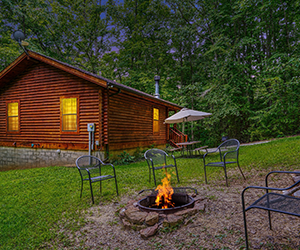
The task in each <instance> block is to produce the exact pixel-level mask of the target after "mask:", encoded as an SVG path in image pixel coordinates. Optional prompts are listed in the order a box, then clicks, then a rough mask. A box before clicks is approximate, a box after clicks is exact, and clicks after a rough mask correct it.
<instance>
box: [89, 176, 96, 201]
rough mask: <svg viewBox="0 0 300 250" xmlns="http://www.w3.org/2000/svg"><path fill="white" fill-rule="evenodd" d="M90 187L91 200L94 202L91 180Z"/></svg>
mask: <svg viewBox="0 0 300 250" xmlns="http://www.w3.org/2000/svg"><path fill="white" fill-rule="evenodd" d="M90 188H91V195H92V201H93V204H94V203H95V202H94V195H93V188H92V182H91V181H90Z"/></svg>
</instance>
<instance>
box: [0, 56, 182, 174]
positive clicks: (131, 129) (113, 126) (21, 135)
mask: <svg viewBox="0 0 300 250" xmlns="http://www.w3.org/2000/svg"><path fill="white" fill-rule="evenodd" d="M153 88H154V84H153ZM180 109H181V107H180V106H179V105H177V104H174V103H171V102H169V101H166V100H163V99H160V98H157V97H155V96H152V95H150V94H147V93H144V92H142V91H139V90H136V89H134V88H131V87H129V86H125V85H123V84H120V83H117V82H116V81H112V80H109V79H106V78H104V77H101V76H99V75H95V74H92V73H90V72H87V71H85V70H82V69H79V68H77V67H74V66H71V65H69V64H67V63H64V62H61V61H58V60H55V59H53V58H50V57H48V56H45V55H42V54H40V53H37V52H33V51H27V53H23V54H21V55H20V56H19V57H18V58H17V59H16V60H15V61H14V62H12V63H11V64H10V65H9V66H8V67H6V68H5V69H4V70H3V71H1V72H0V169H4V168H5V169H8V168H26V167H35V166H36V167H38V166H47V165H68V164H71V165H72V164H73V165H74V162H75V159H76V158H77V157H78V156H80V155H83V154H87V153H92V154H95V153H96V152H98V153H99V154H100V155H101V158H102V159H103V158H107V157H108V156H109V155H113V154H115V155H116V154H118V153H120V152H123V151H128V152H129V151H131V152H133V151H134V150H137V149H143V148H147V147H150V146H151V145H155V146H156V147H164V146H165V145H166V143H167V141H168V139H169V127H168V125H167V124H164V120H165V119H166V118H167V117H168V116H169V112H170V111H175V112H176V111H178V110H180ZM88 126H90V127H88ZM88 130H94V132H89V131H88ZM91 146H92V149H91V148H90V147H91Z"/></svg>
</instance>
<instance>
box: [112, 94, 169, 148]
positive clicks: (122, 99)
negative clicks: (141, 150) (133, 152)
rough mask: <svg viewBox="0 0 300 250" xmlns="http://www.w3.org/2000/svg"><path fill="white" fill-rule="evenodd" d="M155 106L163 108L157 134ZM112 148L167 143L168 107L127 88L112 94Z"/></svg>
mask: <svg viewBox="0 0 300 250" xmlns="http://www.w3.org/2000/svg"><path fill="white" fill-rule="evenodd" d="M153 108H158V109H159V129H160V131H159V133H153ZM108 110H109V115H108V119H109V120H108V121H109V123H108V124H109V126H108V129H109V150H123V149H124V150H125V149H132V148H136V147H146V146H150V145H151V144H155V145H162V144H166V142H167V138H166V137H167V131H166V128H167V126H166V124H163V122H164V120H165V119H166V117H167V107H165V106H163V105H159V104H157V103H154V102H151V101H150V100H147V99H145V98H142V97H138V96H134V95H130V93H126V92H125V91H121V93H119V94H115V95H113V96H111V97H109V109H108Z"/></svg>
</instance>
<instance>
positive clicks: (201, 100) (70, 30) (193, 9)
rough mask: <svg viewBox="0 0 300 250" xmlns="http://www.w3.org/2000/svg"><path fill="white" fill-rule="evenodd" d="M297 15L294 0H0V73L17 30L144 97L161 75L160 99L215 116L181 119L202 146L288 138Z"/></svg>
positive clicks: (40, 48)
mask: <svg viewBox="0 0 300 250" xmlns="http://www.w3.org/2000/svg"><path fill="white" fill-rule="evenodd" d="M299 21H300V2H299V1H298V0H288V1H283V0H169V1H168V0H166V1H163V0H124V1H115V0H107V1H101V0H51V1H50V0H30V1H28V0H0V70H2V69H3V68H5V67H6V66H7V65H9V63H11V62H12V61H13V60H15V59H16V57H17V56H19V55H20V54H21V53H22V52H23V51H22V49H21V48H20V47H19V45H18V44H17V42H16V41H14V40H12V38H11V37H12V33H13V31H15V30H17V29H19V30H22V31H23V32H25V34H26V36H27V39H26V41H27V42H29V44H30V45H29V46H28V49H30V50H33V51H36V52H40V53H42V54H44V55H48V56H50V57H53V58H55V59H58V60H61V61H63V62H67V63H69V64H71V65H74V66H76V67H79V68H82V69H84V70H87V71H90V72H93V73H96V74H99V75H101V76H103V77H106V78H109V79H111V80H116V81H117V82H120V83H122V84H125V85H127V86H130V87H133V88H136V89H139V90H142V91H145V92H147V93H149V94H154V90H155V89H154V75H160V77H161V81H160V94H161V98H163V99H165V100H169V101H171V102H174V103H177V104H179V105H182V106H184V107H187V108H192V109H196V110H201V111H205V112H211V113H212V116H211V117H210V118H206V119H204V120H201V121H198V122H193V123H192V122H191V123H186V125H188V132H189V134H190V136H193V138H194V139H198V140H202V141H203V142H204V143H207V144H209V145H218V144H219V143H220V139H221V136H228V137H231V138H237V139H239V140H240V141H241V142H249V141H255V140H263V139H268V138H271V137H282V136H288V135H295V134H299V132H300V127H299V124H300V116H299V114H300V112H299V111H300V105H299V103H300V79H299V74H300V53H299V52H300V51H299V49H300V44H299V41H300V33H299V28H300V22H299ZM191 129H192V130H193V134H192V135H191ZM185 131H187V129H186V130H185Z"/></svg>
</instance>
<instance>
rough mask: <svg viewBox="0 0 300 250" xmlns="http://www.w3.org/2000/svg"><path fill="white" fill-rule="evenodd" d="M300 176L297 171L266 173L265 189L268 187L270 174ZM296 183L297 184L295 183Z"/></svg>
mask: <svg viewBox="0 0 300 250" xmlns="http://www.w3.org/2000/svg"><path fill="white" fill-rule="evenodd" d="M274 173H276V174H300V172H299V171H271V172H270V173H268V174H267V175H266V181H265V182H266V187H268V177H269V176H270V175H271V174H274ZM297 183H298V182H297Z"/></svg>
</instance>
